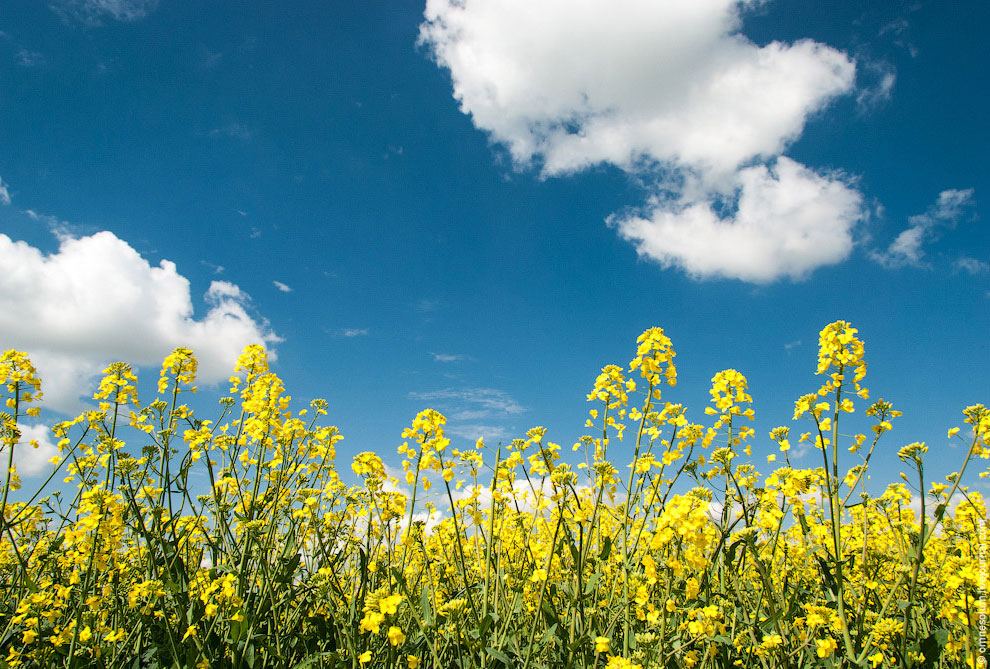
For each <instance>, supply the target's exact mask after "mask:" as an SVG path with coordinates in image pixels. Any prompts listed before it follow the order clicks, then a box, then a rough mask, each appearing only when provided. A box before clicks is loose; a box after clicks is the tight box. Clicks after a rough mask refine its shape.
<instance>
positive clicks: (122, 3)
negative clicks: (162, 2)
mask: <svg viewBox="0 0 990 669" xmlns="http://www.w3.org/2000/svg"><path fill="white" fill-rule="evenodd" d="M156 7H158V0H57V2H55V4H53V5H52V9H54V10H55V11H56V12H58V13H59V14H61V15H62V16H65V17H70V18H74V19H76V20H78V21H82V22H83V23H88V24H90V25H100V23H101V22H102V20H103V19H104V18H107V17H109V18H112V19H114V20H116V21H124V22H130V21H137V20H139V19H143V18H144V17H145V16H147V15H148V14H150V13H151V12H153V11H154V10H155V8H156Z"/></svg>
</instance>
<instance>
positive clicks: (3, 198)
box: [0, 179, 10, 204]
mask: <svg viewBox="0 0 990 669" xmlns="http://www.w3.org/2000/svg"><path fill="white" fill-rule="evenodd" d="M0 204H10V185H9V184H7V183H6V182H5V181H4V180H3V179H0Z"/></svg>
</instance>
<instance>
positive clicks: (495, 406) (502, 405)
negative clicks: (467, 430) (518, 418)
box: [409, 388, 526, 417]
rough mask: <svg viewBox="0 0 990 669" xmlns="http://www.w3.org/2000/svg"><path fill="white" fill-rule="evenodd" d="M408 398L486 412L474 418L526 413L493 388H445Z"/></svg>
mask: <svg viewBox="0 0 990 669" xmlns="http://www.w3.org/2000/svg"><path fill="white" fill-rule="evenodd" d="M409 398H410V399H414V400H422V401H425V402H439V403H440V404H441V406H449V407H453V408H456V407H459V406H464V405H468V406H473V407H480V408H481V409H484V410H486V411H488V413H486V414H477V416H476V417H480V416H481V415H485V416H490V415H494V414H502V415H509V414H520V413H523V412H525V411H526V409H525V407H523V406H522V405H521V404H519V403H518V402H516V401H515V400H514V399H512V397H511V396H510V395H509V394H508V393H507V392H505V391H503V390H497V389H495V388H446V389H444V390H434V391H431V392H425V393H409Z"/></svg>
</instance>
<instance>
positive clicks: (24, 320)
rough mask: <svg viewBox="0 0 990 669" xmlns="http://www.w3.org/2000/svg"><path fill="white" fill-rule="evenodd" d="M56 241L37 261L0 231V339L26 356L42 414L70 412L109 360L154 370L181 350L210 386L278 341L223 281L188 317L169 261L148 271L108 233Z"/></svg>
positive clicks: (34, 253) (182, 284)
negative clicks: (192, 356)
mask: <svg viewBox="0 0 990 669" xmlns="http://www.w3.org/2000/svg"><path fill="white" fill-rule="evenodd" d="M59 242H60V244H59V249H58V251H57V252H56V253H52V254H48V255H46V254H44V253H43V252H42V251H40V250H39V249H36V248H34V247H32V246H30V245H28V244H26V243H24V242H14V241H12V240H11V239H10V238H9V237H7V236H6V235H3V234H0V341H3V342H4V346H5V347H11V348H17V349H21V350H24V351H26V352H28V353H29V354H30V356H31V358H32V360H33V361H34V362H35V364H36V366H37V367H38V369H39V372H40V374H41V375H42V379H43V390H44V392H45V406H46V407H48V408H51V409H55V410H58V411H62V412H72V411H75V410H77V409H78V408H79V406H80V396H81V395H89V394H90V393H91V392H92V381H93V377H94V376H95V375H97V374H98V373H99V372H100V371H101V370H102V369H103V367H105V366H106V364H108V363H109V362H112V361H114V360H124V361H126V362H130V363H132V364H135V365H154V366H157V365H158V364H160V363H161V360H162V358H163V357H164V356H165V355H167V354H168V353H169V352H170V351H171V350H172V349H173V348H175V347H177V346H186V347H189V348H191V349H193V351H194V352H195V353H196V356H197V358H198V360H199V379H200V381H201V382H203V383H214V382H218V381H221V380H223V379H226V378H227V377H228V376H229V375H230V373H231V371H232V369H233V366H234V363H235V362H236V359H237V356H238V354H239V353H240V351H241V349H242V348H243V347H244V346H246V345H247V344H252V343H262V344H272V343H275V342H278V341H281V340H280V339H279V338H278V337H277V336H276V335H275V334H274V333H273V332H272V331H271V330H270V329H269V328H268V324H267V322H265V321H259V320H255V318H253V317H252V316H251V315H250V314H249V313H248V310H247V305H248V302H249V299H250V298H249V297H248V296H247V295H246V294H245V293H244V292H242V291H241V290H240V288H238V287H237V286H236V285H234V284H232V283H229V282H226V281H214V282H212V283H211V284H210V287H209V290H208V291H207V292H206V294H205V296H204V299H205V302H206V304H207V306H208V310H207V312H206V314H205V316H203V317H202V318H201V319H199V320H197V319H196V318H195V317H194V313H193V304H192V299H191V296H190V286H189V281H188V279H186V278H185V277H184V276H182V275H181V274H179V273H178V272H177V271H176V266H175V264H174V263H172V262H170V261H168V260H162V261H161V263H160V264H159V265H158V266H157V267H152V266H151V265H150V264H149V263H148V261H147V260H145V259H144V258H143V257H141V255H140V254H139V253H138V252H137V251H135V250H134V249H133V248H131V247H130V246H129V245H128V244H127V243H126V242H124V241H123V240H121V239H119V238H117V237H116V236H115V235H114V234H113V233H111V232H108V231H103V232H99V233H96V234H94V235H90V236H87V237H80V238H72V237H68V236H63V237H60V238H59Z"/></svg>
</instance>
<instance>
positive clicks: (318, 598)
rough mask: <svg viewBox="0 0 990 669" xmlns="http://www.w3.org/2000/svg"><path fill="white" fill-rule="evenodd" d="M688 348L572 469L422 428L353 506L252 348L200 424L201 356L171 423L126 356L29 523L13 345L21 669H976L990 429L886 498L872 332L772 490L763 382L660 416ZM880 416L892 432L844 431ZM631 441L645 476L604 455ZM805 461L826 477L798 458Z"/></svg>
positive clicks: (659, 337)
mask: <svg viewBox="0 0 990 669" xmlns="http://www.w3.org/2000/svg"><path fill="white" fill-rule="evenodd" d="M674 356H675V354H674V351H673V349H672V346H671V342H670V340H669V339H668V338H667V336H666V335H665V334H664V333H663V331H662V330H661V329H659V328H653V329H651V330H648V331H646V332H644V333H643V335H642V336H641V337H639V339H638V342H637V350H636V355H635V358H634V359H633V360H632V361H631V363H630V364H629V365H628V367H619V366H615V365H609V366H607V367H605V368H604V369H602V371H601V374H600V375H599V376H598V378H597V379H596V380H595V382H594V387H593V389H592V390H591V392H590V394H589V395H588V400H589V402H591V403H592V404H593V408H592V409H591V411H590V417H589V419H588V422H587V427H588V430H589V434H588V435H587V436H585V437H582V438H581V439H580V441H579V442H578V443H577V444H575V445H574V450H575V451H578V452H579V453H580V456H574V462H578V461H579V460H580V464H578V465H576V466H574V465H572V464H567V463H565V462H564V459H563V458H562V457H561V452H560V451H561V448H560V446H559V445H558V444H555V443H553V442H551V441H548V440H547V439H546V430H545V429H543V428H540V427H535V428H533V429H531V430H529V432H528V433H527V434H526V436H525V438H521V439H517V440H515V441H513V442H512V443H511V444H507V445H504V446H501V445H500V446H498V447H496V448H491V447H489V446H486V445H485V444H484V443H482V441H480V440H479V442H478V444H477V445H476V447H475V448H473V449H470V450H458V449H454V448H452V447H451V445H450V443H449V440H448V438H447V437H446V436H445V434H444V426H445V418H444V416H442V415H441V414H440V413H438V412H436V411H433V410H427V411H423V412H422V413H420V414H419V415H418V416H417V417H416V418H415V420H414V421H413V422H412V425H411V427H409V428H408V429H406V430H405V432H404V433H403V435H402V438H403V439H404V440H405V441H404V443H403V444H402V445H401V446H400V447H399V453H400V455H401V456H402V457H403V461H402V465H403V468H404V470H405V480H404V481H397V480H395V479H394V478H390V477H389V476H388V475H387V473H386V468H385V466H384V464H383V462H382V460H381V459H380V458H379V456H377V455H376V454H374V453H370V452H369V453H361V454H359V455H358V456H357V457H355V458H354V460H353V463H352V464H351V468H352V469H353V472H354V473H355V474H356V480H357V481H359V484H357V485H348V484H347V483H345V482H344V481H343V480H342V479H341V477H340V475H339V473H338V471H337V470H336V469H335V465H334V458H335V446H336V444H337V442H338V441H339V440H340V439H341V435H340V434H339V432H338V430H337V428H335V427H326V426H323V425H321V423H320V420H321V417H322V416H323V415H325V414H326V413H327V409H326V403H325V402H323V401H321V400H316V401H314V402H312V403H311V404H310V405H309V408H307V409H303V410H298V411H294V410H291V409H290V398H289V397H288V396H287V395H286V394H285V389H284V387H283V384H282V381H281V380H280V379H279V378H278V377H277V376H276V375H275V374H273V373H272V372H271V371H270V370H269V368H268V364H267V360H266V355H265V352H264V350H263V349H262V348H260V347H258V346H250V347H248V348H247V349H245V351H244V353H243V355H242V356H241V358H240V360H239V362H238V364H237V368H236V370H235V376H234V377H232V378H231V383H232V385H231V388H230V392H229V396H227V397H224V398H223V399H221V401H220V407H221V408H220V411H219V414H220V415H219V418H217V419H216V420H215V421H213V420H206V419H200V418H199V417H197V416H195V415H194V413H193V411H192V410H191V409H190V408H189V407H187V406H186V405H185V404H184V403H183V402H184V398H185V397H186V395H185V394H186V393H188V392H190V391H192V390H194V387H193V384H194V382H195V374H196V360H195V358H194V357H193V354H192V352H191V351H189V350H187V349H181V348H180V349H176V351H175V352H174V353H172V354H171V355H170V356H169V357H168V358H167V359H166V360H165V362H164V365H163V367H162V372H161V377H160V382H159V385H158V396H157V397H156V398H155V399H154V401H151V402H147V403H145V402H141V401H139V399H138V393H137V389H136V386H137V379H136V378H135V376H134V374H133V373H132V370H131V368H130V367H129V366H128V365H126V364H124V363H115V364H113V365H111V366H110V367H109V368H108V369H107V370H106V372H105V374H106V375H105V377H104V378H103V380H102V381H101V382H100V384H99V388H98V389H97V391H96V393H95V397H94V399H95V400H97V401H98V402H99V408H98V409H96V410H92V411H86V412H84V413H83V414H82V415H80V416H79V417H77V418H75V419H73V420H71V421H67V422H63V423H59V424H57V425H55V426H54V428H53V431H54V434H55V436H56V439H57V440H58V447H59V449H60V452H61V456H60V457H58V458H56V465H57V467H56V468H55V474H53V476H55V477H57V478H58V479H61V478H62V477H65V481H67V482H68V483H70V484H73V485H74V486H77V487H70V488H69V489H72V490H74V491H75V492H74V496H72V495H69V494H65V495H62V494H58V493H55V494H48V496H47V497H42V496H41V495H42V494H44V492H43V491H44V490H46V489H47V488H44V487H43V488H42V490H40V491H39V492H38V493H37V494H35V495H34V496H32V497H30V499H29V500H28V501H27V502H17V503H14V502H12V501H10V499H9V492H10V491H11V490H12V489H15V488H16V487H17V486H18V485H19V479H18V477H17V474H16V471H15V468H14V467H13V463H14V459H13V455H14V452H15V450H16V449H22V448H30V447H31V445H30V444H29V443H23V442H22V439H21V430H20V428H19V425H23V424H24V420H25V416H36V415H37V404H36V403H37V400H39V398H40V397H41V382H40V380H39V379H38V377H37V374H36V372H35V370H34V368H33V366H32V365H31V363H30V361H29V360H28V358H27V357H26V356H25V355H24V354H22V353H18V352H15V351H8V352H7V353H5V354H4V355H3V357H2V359H0V383H2V384H3V386H2V387H5V389H6V405H7V407H8V409H7V412H6V413H3V414H0V420H2V425H0V428H2V448H3V450H2V451H0V453H2V455H3V460H4V461H5V462H6V465H7V469H6V482H5V484H4V488H3V507H2V508H3V514H2V527H0V584H2V590H0V598H2V599H0V664H4V663H5V665H6V666H11V667H15V666H32V667H51V666H66V667H70V666H71V667H104V666H106V667H164V666H180V667H194V666H195V667H260V666H279V667H305V666H313V667H338V666H339V667H379V666H380V667H402V668H405V667H408V668H410V669H415V668H416V667H420V668H421V669H425V668H426V667H458V668H467V667H492V668H495V667H523V668H524V669H525V668H527V667H582V668H590V667H598V668H608V669H618V668H620V667H644V668H645V667H694V668H698V669H701V668H703V667H730V666H740V667H891V666H918V667H963V666H975V665H976V663H977V658H978V653H979V648H978V646H979V644H980V643H981V637H980V636H979V634H978V633H977V632H978V626H977V619H978V617H979V613H980V611H979V607H980V601H979V592H980V591H979V587H980V569H981V567H982V569H984V570H985V569H986V563H985V562H983V563H981V562H980V557H981V554H980V550H981V547H982V549H983V550H985V549H986V527H987V512H986V507H985V505H984V502H983V499H982V498H981V496H980V495H979V494H978V493H976V492H974V491H970V490H968V488H967V487H966V486H965V485H963V483H962V481H963V474H964V472H965V470H966V468H967V467H968V466H970V465H972V464H973V462H975V461H977V459H978V458H981V457H982V458H987V457H990V411H988V410H987V409H986V408H985V407H984V406H982V405H975V406H971V407H969V408H967V409H965V411H964V412H963V413H964V420H965V423H966V429H965V431H964V432H960V430H958V429H957V428H953V429H952V430H950V436H951V437H954V438H957V439H964V440H965V445H966V449H962V450H965V453H966V455H965V458H964V460H963V462H962V463H961V467H960V470H959V472H958V473H956V474H953V475H951V476H949V477H948V478H947V479H945V480H942V481H938V482H931V481H929V480H927V479H926V477H925V465H924V456H925V452H926V450H927V448H926V446H925V445H924V444H921V443H913V444H910V445H908V446H904V447H903V448H901V449H900V451H899V453H898V454H899V456H900V459H901V460H902V461H903V462H904V463H905V465H906V469H907V470H908V473H907V474H904V475H902V477H903V478H904V481H903V482H898V483H895V484H893V485H890V486H889V487H887V489H886V491H885V492H883V494H881V495H879V496H874V495H871V494H869V493H868V492H867V487H866V478H867V477H866V473H867V471H868V469H867V468H868V466H869V463H870V460H871V457H872V456H873V454H874V453H876V452H877V448H878V443H881V442H883V441H884V438H885V435H886V434H887V433H888V432H889V431H890V430H891V429H892V421H894V420H895V419H896V418H897V416H899V415H900V414H899V412H897V411H896V410H894V408H893V407H892V405H891V404H890V403H889V402H887V401H884V400H877V401H874V402H872V403H870V404H867V402H868V401H869V400H868V397H869V393H868V391H867V390H866V388H864V387H863V386H862V382H863V380H864V377H865V374H866V363H865V361H864V347H863V343H862V341H861V340H860V339H859V338H858V337H857V332H856V330H855V329H853V328H852V327H851V326H850V325H849V324H847V323H845V322H841V321H840V322H836V323H833V324H831V325H829V326H828V327H826V328H825V329H824V330H823V331H822V332H821V337H820V350H819V356H818V368H817V373H818V374H819V375H821V377H822V379H823V383H822V385H821V387H820V388H818V389H817V390H816V391H815V392H813V393H811V394H809V395H805V396H804V397H801V398H799V399H798V400H797V402H796V404H795V410H794V417H793V418H794V420H795V421H803V424H804V425H806V429H807V431H806V432H805V433H804V434H801V436H800V437H795V438H793V439H792V437H791V434H790V430H789V428H787V427H779V428H776V429H774V430H773V431H772V433H771V434H770V438H771V439H772V440H773V441H774V442H776V445H775V448H774V450H775V451H776V456H777V457H780V459H781V460H782V462H779V463H775V464H774V465H773V466H774V467H776V469H775V470H774V471H772V472H771V473H769V474H767V475H763V474H761V473H759V472H758V471H757V470H756V468H755V466H754V465H753V464H751V463H749V462H743V460H745V459H746V458H745V456H749V455H750V452H751V446H752V444H753V442H754V441H755V439H756V435H755V434H754V431H753V429H752V428H750V427H748V422H749V420H751V419H752V418H753V410H752V408H750V405H751V402H752V398H751V397H750V395H749V391H748V388H747V382H746V379H745V378H744V377H743V375H742V374H740V373H739V372H737V371H735V370H731V369H729V370H725V371H722V372H719V373H718V374H716V375H715V377H714V379H712V389H711V396H712V403H711V405H710V406H709V407H708V408H707V409H706V410H705V413H706V414H707V415H708V416H709V418H708V419H706V423H705V424H698V423H693V422H691V421H690V420H689V418H688V415H687V412H686V410H685V408H684V407H683V406H682V405H680V404H672V403H670V402H667V401H665V400H664V399H662V395H661V390H662V389H664V387H665V386H673V385H674V384H675V383H676V378H677V375H676V369H675V365H674ZM664 391H665V392H666V390H665V389H664ZM860 403H862V404H861V406H860V407H859V408H858V407H857V404H860ZM857 412H860V413H863V414H865V416H864V419H865V417H868V420H869V421H870V424H871V425H872V434H856V435H851V436H847V435H845V434H843V433H842V432H840V430H839V423H840V420H842V419H843V417H844V416H846V415H847V414H855V413H857ZM128 433H129V434H128ZM125 436H126V439H125ZM623 440H624V441H623ZM620 441H622V442H623V443H622V452H623V453H631V454H632V458H631V462H630V463H629V466H628V467H626V466H623V467H622V468H617V467H616V466H614V465H613V464H612V463H611V462H610V461H609V459H608V455H609V452H610V451H611V452H612V453H614V452H615V451H616V448H617V446H618V444H619V442H620ZM800 442H808V444H802V445H801V448H808V447H810V448H811V449H813V450H814V451H815V452H816V453H817V455H815V459H817V460H819V461H820V463H819V464H817V465H816V466H815V467H812V468H799V467H796V466H792V464H791V460H790V457H789V451H790V449H791V448H792V444H793V445H794V448H798V444H799V443H800ZM774 459H775V457H774V456H771V457H769V458H768V461H773V460H774ZM840 460H841V461H845V460H848V461H849V462H850V463H851V464H852V466H851V468H850V466H849V463H845V464H840ZM623 464H625V463H623ZM768 464H769V462H768ZM778 465H779V466H778ZM974 466H975V465H974ZM349 478H352V480H354V479H353V477H349ZM50 480H51V479H50ZM431 487H432V492H428V491H430V490H431ZM911 488H914V490H915V491H916V494H914V495H912V492H911V490H910V489H911ZM438 493H439V494H438ZM70 497H71V499H70ZM25 499H26V497H25ZM950 500H951V501H952V505H951V506H950V504H949V501H950ZM981 541H982V542H983V543H982V544H981V543H980V542H981ZM983 559H984V560H985V554H984V555H983ZM984 576H985V574H984Z"/></svg>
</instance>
